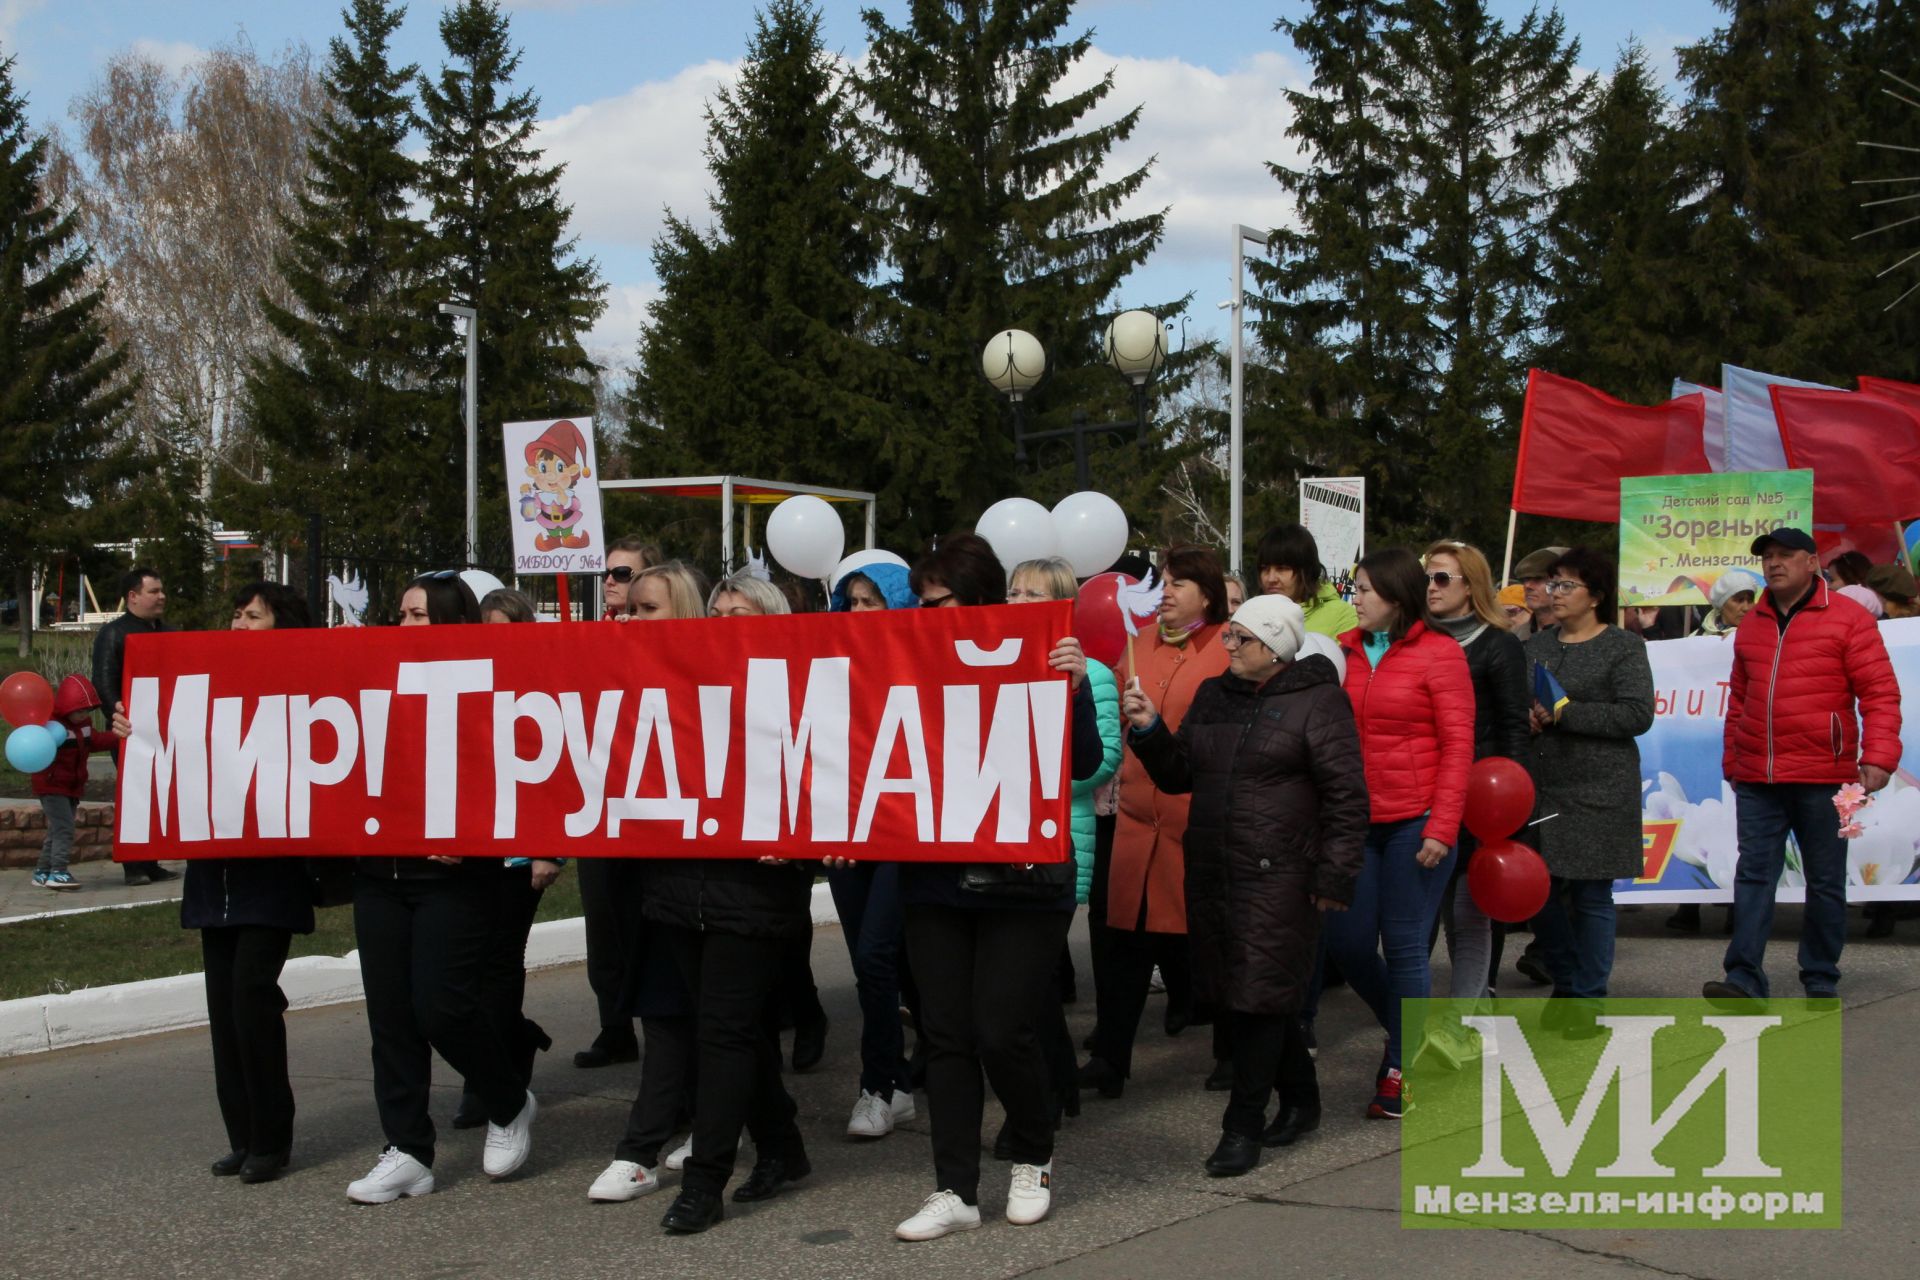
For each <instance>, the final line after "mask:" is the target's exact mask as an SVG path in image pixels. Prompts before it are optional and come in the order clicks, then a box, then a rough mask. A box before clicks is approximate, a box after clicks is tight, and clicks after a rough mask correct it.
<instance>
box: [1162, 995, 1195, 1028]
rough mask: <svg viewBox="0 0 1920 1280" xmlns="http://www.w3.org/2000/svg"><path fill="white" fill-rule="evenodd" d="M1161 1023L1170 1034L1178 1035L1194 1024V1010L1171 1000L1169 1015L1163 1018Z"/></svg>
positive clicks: (1168, 1008) (1168, 1009)
mask: <svg viewBox="0 0 1920 1280" xmlns="http://www.w3.org/2000/svg"><path fill="white" fill-rule="evenodd" d="M1160 1025H1161V1026H1162V1027H1163V1028H1165V1029H1166V1033H1167V1034H1168V1035H1170V1036H1177V1035H1179V1034H1180V1033H1181V1032H1182V1031H1185V1030H1186V1029H1187V1028H1188V1027H1189V1026H1191V1025H1193V1010H1191V1009H1189V1008H1184V1007H1181V1006H1178V1005H1176V1004H1174V1003H1173V1001H1171V1000H1169V1001H1167V1016H1166V1017H1165V1018H1163V1019H1162V1020H1161V1022H1160Z"/></svg>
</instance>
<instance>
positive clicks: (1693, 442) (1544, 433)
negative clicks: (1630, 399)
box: [1513, 369, 1711, 524]
mask: <svg viewBox="0 0 1920 1280" xmlns="http://www.w3.org/2000/svg"><path fill="white" fill-rule="evenodd" d="M1705 428H1706V400H1705V398H1704V397H1702V396H1700V395H1685V396H1676V397H1675V398H1674V399H1672V400H1669V401H1667V402H1666V403H1665V404H1656V405H1638V404H1628V403H1626V402H1625V401H1624V400H1615V399H1614V398H1613V397H1612V396H1610V395H1607V394H1606V393H1605V392H1602V391H1596V390H1594V389H1593V388H1592V387H1589V386H1587V385H1586V384H1584V383H1580V382H1575V381H1574V380H1573V379H1572V378H1562V377H1560V376H1559V375H1558V374H1552V373H1547V372H1545V371H1543V370H1540V369H1531V370H1529V371H1528V372H1527V407H1526V410H1525V412H1524V413H1523V414H1522V415H1521V418H1520V457H1519V460H1518V462H1517V463H1516V464H1515V466H1514V470H1513V507H1514V510H1516V511H1526V512H1530V513H1532V514H1534V515H1542V516H1562V517H1565V518H1566V519H1569V520H1593V521H1596V522H1599V523H1602V524H1606V523H1611V522H1613V521H1616V520H1618V519H1619V518H1620V481H1621V480H1622V479H1624V478H1625V477H1627V476H1686V475H1703V474H1705V473H1706V472H1707V471H1709V470H1710V469H1711V468H1709V467H1708V465H1707V451H1706V447H1705V446H1704V445H1703V444H1702V443H1701V433H1702V432H1703V431H1704V430H1705Z"/></svg>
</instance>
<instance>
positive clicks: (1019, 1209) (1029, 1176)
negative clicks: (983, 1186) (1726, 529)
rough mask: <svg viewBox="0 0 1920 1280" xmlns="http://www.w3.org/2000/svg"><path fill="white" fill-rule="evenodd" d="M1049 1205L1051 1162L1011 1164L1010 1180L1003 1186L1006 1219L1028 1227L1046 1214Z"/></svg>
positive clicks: (1050, 1202)
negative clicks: (1005, 1193)
mask: <svg viewBox="0 0 1920 1280" xmlns="http://www.w3.org/2000/svg"><path fill="white" fill-rule="evenodd" d="M1052 1206H1053V1161H1051V1160H1049V1161H1047V1162H1046V1163H1045V1164H1016V1165H1015V1166H1013V1181H1012V1182H1011V1183H1010V1184H1008V1186H1007V1221H1008V1222H1011V1223H1012V1224H1013V1225H1014V1226H1016V1227H1030V1226H1032V1225H1033V1224H1034V1223H1036V1222H1038V1221H1040V1219H1042V1218H1044V1217H1046V1216H1047V1210H1048V1209H1049V1208H1051V1207H1052Z"/></svg>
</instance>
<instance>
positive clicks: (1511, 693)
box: [1423, 540, 1532, 1064]
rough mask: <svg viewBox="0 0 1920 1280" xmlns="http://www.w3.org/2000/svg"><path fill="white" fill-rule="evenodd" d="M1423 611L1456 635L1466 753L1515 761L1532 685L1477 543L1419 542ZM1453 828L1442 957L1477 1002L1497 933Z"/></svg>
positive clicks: (1465, 844) (1460, 992)
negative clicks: (1467, 684) (1464, 686)
mask: <svg viewBox="0 0 1920 1280" xmlns="http://www.w3.org/2000/svg"><path fill="white" fill-rule="evenodd" d="M1423 559H1424V562H1425V565H1426V571H1427V617H1428V619H1429V621H1430V622H1431V623H1432V626H1433V628H1434V630H1436V631H1442V632H1445V633H1446V634H1447V635H1450V636H1452V637H1453V638H1454V639H1455V640H1457V641H1459V643H1460V648H1461V651H1462V653H1463V654H1464V655H1465V656H1466V659H1467V674H1468V676H1469V677H1471V678H1472V680H1473V701H1474V718H1473V758H1474V759H1475V760H1484V759H1486V758H1487V757H1489V756H1505V757H1507V758H1508V759H1510V760H1517V761H1519V762H1520V763H1522V764H1525V763H1526V762H1527V759H1528V757H1529V754H1530V752H1531V749H1532V744H1531V742H1530V740H1529V739H1530V735H1529V733H1528V727H1527V715H1528V712H1529V711H1530V710H1531V708H1532V690H1531V686H1530V684H1529V682H1528V679H1527V659H1526V654H1525V653H1524V652H1523V651H1522V650H1521V647H1520V642H1519V641H1518V640H1517V639H1515V638H1514V635H1513V633H1512V631H1510V630H1509V629H1508V627H1507V618H1506V613H1505V611H1504V610H1503V609H1502V608H1501V607H1500V602H1499V597H1498V594H1497V593H1496V592H1495V590H1494V586H1493V569H1492V568H1491V567H1490V566H1489V565H1488V564H1487V558H1486V556H1485V555H1483V554H1482V553H1481V552H1480V549H1479V548H1478V547H1473V546H1469V545H1468V544H1467V543H1464V542H1455V541H1452V540H1442V541H1440V542H1436V543H1434V544H1433V545H1432V546H1430V547H1428V548H1427V553H1426V555H1425V557H1424V558H1423ZM1476 843H1477V842H1476V841H1475V840H1474V838H1473V836H1472V835H1471V834H1469V833H1468V832H1466V831H1464V830H1463V831H1461V833H1460V837H1459V845H1458V847H1459V850H1460V856H1459V857H1457V858H1455V859H1454V863H1453V884H1452V885H1451V886H1450V888H1449V892H1448V895H1447V897H1446V898H1444V899H1443V900H1442V903H1443V908H1444V909H1443V910H1442V912H1441V922H1442V923H1443V924H1445V926H1446V933H1447V956H1448V958H1449V960H1450V961H1451V962H1452V964H1453V980H1452V988H1451V990H1450V991H1449V992H1448V994H1449V995H1450V996H1451V997H1452V998H1453V999H1455V1000H1478V999H1480V998H1481V997H1482V996H1484V995H1486V994H1487V993H1488V986H1487V983H1488V977H1489V975H1490V974H1492V973H1493V972H1495V971H1496V970H1497V969H1498V967H1499V963H1500V960H1499V954H1498V952H1497V951H1496V950H1495V948H1496V947H1497V946H1498V945H1499V943H1498V939H1499V936H1500V935H1499V933H1498V931H1496V930H1495V929H1494V927H1493V921H1492V920H1490V919H1489V918H1488V917H1487V916H1486V914H1485V913H1484V912H1482V911H1481V910H1480V908H1479V906H1478V905H1477V904H1476V903H1475V902H1474V900H1473V893H1472V892H1471V890H1470V889H1469V888H1468V885H1467V877H1466V868H1467V863H1468V862H1469V861H1470V860H1471V859H1472V857H1473V851H1474V848H1475V845H1476ZM1432 1044H1433V1047H1434V1048H1435V1049H1436V1050H1437V1051H1438V1052H1439V1053H1440V1054H1441V1056H1442V1057H1444V1058H1446V1059H1447V1060H1448V1061H1449V1062H1453V1063H1456V1064H1457V1063H1458V1062H1460V1061H1461V1060H1462V1059H1463V1057H1464V1054H1465V1050H1466V1047H1465V1046H1464V1045H1462V1044H1458V1043H1455V1042H1454V1041H1452V1040H1446V1039H1436V1040H1435V1041H1433V1042H1432Z"/></svg>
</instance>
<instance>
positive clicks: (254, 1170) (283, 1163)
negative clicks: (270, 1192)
mask: <svg viewBox="0 0 1920 1280" xmlns="http://www.w3.org/2000/svg"><path fill="white" fill-rule="evenodd" d="M291 1154H292V1153H290V1152H286V1151H275V1152H272V1153H271V1154H268V1155H251V1156H248V1157H247V1162H246V1163H245V1164H243V1165H241V1166H240V1181H242V1182H272V1181H273V1180H274V1179H275V1178H277V1177H279V1176H280V1173H281V1171H282V1170H284V1169H285V1168H286V1167H287V1161H288V1160H289V1159H290V1158H291Z"/></svg>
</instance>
